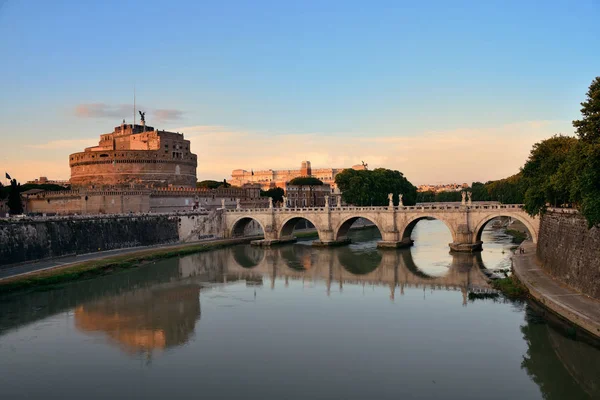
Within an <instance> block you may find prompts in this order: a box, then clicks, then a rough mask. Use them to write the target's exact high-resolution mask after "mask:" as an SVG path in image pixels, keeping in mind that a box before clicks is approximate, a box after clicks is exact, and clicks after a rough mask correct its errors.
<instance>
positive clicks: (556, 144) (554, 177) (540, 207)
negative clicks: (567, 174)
mask: <svg viewBox="0 0 600 400" xmlns="http://www.w3.org/2000/svg"><path fill="white" fill-rule="evenodd" d="M576 145H577V139H576V138H573V137H569V136H562V135H558V136H556V135H555V136H553V137H551V138H550V139H546V140H543V141H541V142H539V143H536V144H534V145H533V149H532V150H531V153H530V154H529V158H528V159H527V162H526V163H525V165H524V166H523V168H522V173H523V179H524V185H525V187H527V190H526V191H525V195H524V204H525V210H526V211H527V212H528V213H529V214H531V215H538V214H540V213H543V212H544V211H545V209H546V205H547V204H548V203H549V204H551V205H553V206H559V205H563V204H566V203H569V199H570V196H569V190H568V189H567V187H565V186H563V184H562V181H561V180H560V179H559V177H560V174H558V172H559V169H560V168H561V165H562V164H563V163H564V162H565V161H566V160H567V158H568V157H569V153H570V151H571V150H572V149H573V148H574V147H575V146H576Z"/></svg>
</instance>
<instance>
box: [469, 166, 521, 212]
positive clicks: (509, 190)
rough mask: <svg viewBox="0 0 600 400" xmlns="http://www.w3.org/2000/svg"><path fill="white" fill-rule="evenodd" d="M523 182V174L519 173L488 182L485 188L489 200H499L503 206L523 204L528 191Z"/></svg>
mask: <svg viewBox="0 0 600 400" xmlns="http://www.w3.org/2000/svg"><path fill="white" fill-rule="evenodd" d="M523 182H524V181H523V174H522V173H521V172H519V173H518V174H515V175H512V176H509V177H508V178H505V179H499V180H497V181H491V182H487V183H486V184H485V188H486V190H487V193H488V195H489V200H497V201H500V202H501V203H503V204H523V201H524V196H525V189H526V188H525V185H524V184H523ZM473 197H475V195H473Z"/></svg>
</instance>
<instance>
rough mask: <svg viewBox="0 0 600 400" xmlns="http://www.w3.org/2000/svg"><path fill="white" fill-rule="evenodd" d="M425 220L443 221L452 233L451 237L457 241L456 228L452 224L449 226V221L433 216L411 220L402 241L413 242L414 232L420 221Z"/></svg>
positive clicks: (405, 227) (405, 228) (422, 216)
mask: <svg viewBox="0 0 600 400" xmlns="http://www.w3.org/2000/svg"><path fill="white" fill-rule="evenodd" d="M425 219H435V220H437V221H442V222H443V223H444V224H445V225H446V226H447V227H448V231H450V235H451V236H452V241H453V242H454V241H456V231H455V230H454V227H453V226H452V225H451V224H449V223H448V221H446V220H445V219H444V218H438V217H435V216H433V215H420V216H417V217H413V218H412V219H409V220H408V222H407V224H406V225H405V226H404V229H403V230H402V232H401V233H402V240H406V241H408V240H412V239H411V238H410V237H411V235H412V232H413V230H414V229H415V226H417V224H418V223H419V221H423V220H425Z"/></svg>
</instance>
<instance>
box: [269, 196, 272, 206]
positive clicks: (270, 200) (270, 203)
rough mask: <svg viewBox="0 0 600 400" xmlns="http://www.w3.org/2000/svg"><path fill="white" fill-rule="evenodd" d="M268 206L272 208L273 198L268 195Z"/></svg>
mask: <svg viewBox="0 0 600 400" xmlns="http://www.w3.org/2000/svg"><path fill="white" fill-rule="evenodd" d="M269 208H273V198H272V197H269Z"/></svg>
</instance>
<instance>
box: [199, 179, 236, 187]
mask: <svg viewBox="0 0 600 400" xmlns="http://www.w3.org/2000/svg"><path fill="white" fill-rule="evenodd" d="M196 187H197V188H207V189H218V188H228V187H231V184H229V183H227V180H225V179H223V181H213V180H211V179H207V180H204V181H200V182H196Z"/></svg>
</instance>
